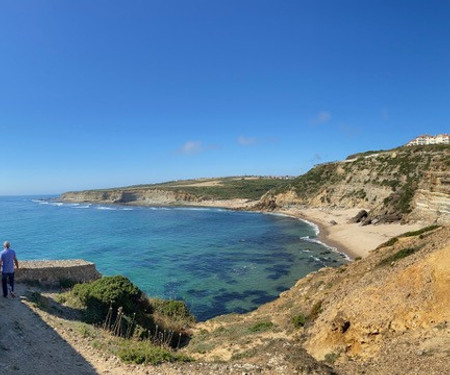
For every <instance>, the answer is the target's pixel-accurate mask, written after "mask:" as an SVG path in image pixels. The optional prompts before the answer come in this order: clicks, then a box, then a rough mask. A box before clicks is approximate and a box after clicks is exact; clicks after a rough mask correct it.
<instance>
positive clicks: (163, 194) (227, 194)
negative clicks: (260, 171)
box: [61, 177, 286, 205]
mask: <svg viewBox="0 0 450 375" xmlns="http://www.w3.org/2000/svg"><path fill="white" fill-rule="evenodd" d="M285 184H286V180H285V179H282V178H272V177H225V178H211V179H198V180H182V181H171V182H166V183H161V184H149V185H135V186H128V187H122V188H111V189H98V190H85V191H81V192H68V193H64V194H62V196H61V199H62V200H64V201H70V202H102V203H118V204H142V205H151V204H162V205H174V204H180V205H183V204H184V205H189V204H200V203H202V202H205V201H226V200H242V201H256V200H258V199H260V198H261V196H262V195H264V194H265V193H266V192H267V191H268V190H271V189H274V188H277V187H279V186H283V185H285Z"/></svg>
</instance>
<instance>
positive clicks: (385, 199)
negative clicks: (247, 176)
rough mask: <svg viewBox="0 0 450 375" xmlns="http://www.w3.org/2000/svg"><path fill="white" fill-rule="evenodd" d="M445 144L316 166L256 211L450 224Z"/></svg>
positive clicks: (448, 150)
mask: <svg viewBox="0 0 450 375" xmlns="http://www.w3.org/2000/svg"><path fill="white" fill-rule="evenodd" d="M449 167H450V146H448V145H441V146H422V147H401V148H398V149H395V150H390V151H383V152H376V153H366V154H360V155H356V156H355V157H352V158H350V159H347V160H345V161H341V162H335V163H327V164H322V165H317V166H315V167H314V168H313V169H311V170H310V171H309V172H307V173H306V174H304V175H302V176H300V177H298V178H297V179H295V180H293V181H292V182H291V183H290V184H288V185H286V186H284V187H282V188H278V189H274V190H272V191H269V192H268V193H267V194H266V195H265V196H264V197H263V198H262V199H261V201H260V202H259V204H258V205H257V208H260V209H265V208H272V209H273V208H276V207H286V206H290V205H305V206H309V207H343V208H353V207H364V208H366V209H368V210H369V211H370V212H369V215H368V217H367V218H366V219H365V223H366V224H369V223H377V222H390V221H397V220H403V221H413V220H418V219H421V220H426V221H429V222H438V223H446V222H449V221H450V168H449Z"/></svg>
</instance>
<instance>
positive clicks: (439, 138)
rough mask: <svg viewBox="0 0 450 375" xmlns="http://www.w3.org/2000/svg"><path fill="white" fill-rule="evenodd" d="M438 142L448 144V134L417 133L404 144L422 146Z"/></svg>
mask: <svg viewBox="0 0 450 375" xmlns="http://www.w3.org/2000/svg"><path fill="white" fill-rule="evenodd" d="M438 144H450V134H438V135H429V134H424V135H419V136H418V137H416V138H414V139H413V140H412V141H409V142H408V143H407V144H406V146H423V145H438Z"/></svg>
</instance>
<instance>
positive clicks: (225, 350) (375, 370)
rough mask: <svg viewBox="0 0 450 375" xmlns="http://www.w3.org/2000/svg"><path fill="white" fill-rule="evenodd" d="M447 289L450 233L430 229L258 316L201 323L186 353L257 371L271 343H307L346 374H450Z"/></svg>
mask: <svg viewBox="0 0 450 375" xmlns="http://www.w3.org/2000/svg"><path fill="white" fill-rule="evenodd" d="M449 290H450V228H449V227H448V226H447V227H437V226H432V227H429V228H426V229H424V230H421V231H418V232H412V233H409V234H406V235H403V236H400V237H398V238H395V239H394V240H391V241H389V242H388V243H386V244H384V245H383V246H380V248H378V249H375V250H373V251H372V252H371V254H370V255H369V256H368V257H367V258H365V259H362V260H358V261H355V262H353V263H351V264H348V265H344V266H341V267H340V268H323V269H321V270H319V271H317V272H314V273H311V274H309V275H308V276H307V277H305V278H303V279H301V280H299V281H298V282H297V284H296V285H295V286H294V287H292V288H291V289H290V290H288V291H286V292H284V293H282V294H281V295H280V298H279V299H277V300H275V301H273V302H271V303H268V304H266V305H263V306H261V307H260V308H259V309H257V310H256V311H254V312H252V313H249V314H246V315H228V316H222V317H218V318H215V319H213V320H210V321H207V322H204V323H201V324H199V325H198V327H197V330H196V334H195V335H194V338H193V340H192V343H193V345H192V346H191V347H188V349H190V350H191V351H192V352H193V353H194V354H196V355H197V356H198V357H199V358H214V357H219V358H220V359H225V360H226V359H230V358H246V361H248V362H251V361H254V362H255V363H258V362H260V361H264V360H265V358H266V357H265V355H266V352H265V349H264V348H265V346H266V345H267V343H268V342H271V343H272V345H279V347H280V348H290V347H293V346H295V345H299V344H300V346H302V347H303V348H306V350H307V352H308V353H309V354H310V355H312V356H313V357H314V358H315V359H317V360H321V361H325V362H327V363H329V364H333V367H334V369H335V370H337V372H338V373H340V374H362V373H366V374H377V375H378V374H410V373H415V374H425V373H430V374H441V373H447V372H448V369H450V356H449V354H450V352H449V348H450V324H449V322H450V295H449V293H448V291H449ZM199 339H201V344H202V345H201V346H200V345H199V344H197V346H196V343H197V340H199ZM275 343H278V344H275ZM286 352H287V349H286ZM285 361H286V362H288V363H287V364H286V366H290V365H292V363H291V361H290V360H289V359H288V358H287V357H286V358H285ZM292 361H294V360H292ZM287 368H289V367H287Z"/></svg>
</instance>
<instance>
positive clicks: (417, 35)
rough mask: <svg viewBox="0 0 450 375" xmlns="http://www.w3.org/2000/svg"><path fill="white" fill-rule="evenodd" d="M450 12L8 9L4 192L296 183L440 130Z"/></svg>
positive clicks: (14, 4)
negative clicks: (254, 180)
mask: <svg viewBox="0 0 450 375" xmlns="http://www.w3.org/2000/svg"><path fill="white" fill-rule="evenodd" d="M449 19H450V2H449V1H446V0H428V1H414V0H409V1H406V0H405V1H392V0H389V1H388V0H386V1H381V0H380V1H364V2H363V1H356V0H354V1H346V0H342V1H335V0H328V1H322V0H273V1H264V0H245V1H242V0H239V1H234V0H226V1H225V0H224V1H219V0H217V1H216V0H215V1H211V0H190V1H184V0H177V1H175V0H161V1H151V0H147V1H137V0H136V1H114V0H107V1H99V0H97V1H96V0H77V1H65V0H54V1H53V0H52V1H50V0H47V1H45V0H33V1H31V0H21V1H17V0H4V1H2V2H1V3H0V134H1V139H2V154H1V155H2V156H1V159H0V171H1V175H2V178H1V181H0V195H1V194H30V193H39V194H42V193H60V192H63V191H67V190H80V189H89V188H102V187H113V186H123V185H131V184H139V183H151V182H161V181H167V180H173V179H184V178H191V177H192V178H194V177H210V176H229V175H243V174H258V175H299V174H302V173H304V172H306V171H307V170H308V169H309V168H311V166H312V165H314V164H315V163H319V162H324V161H331V160H338V159H343V158H345V157H346V156H347V155H348V154H351V153H355V152H358V151H366V150H373V149H387V148H392V147H396V146H399V145H402V144H404V143H406V142H407V141H409V140H410V139H412V138H414V137H415V136H417V135H420V134H423V133H430V134H438V133H444V132H445V133H448V132H449V131H450V69H449V67H450V47H449V46H450V22H448V20H449Z"/></svg>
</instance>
